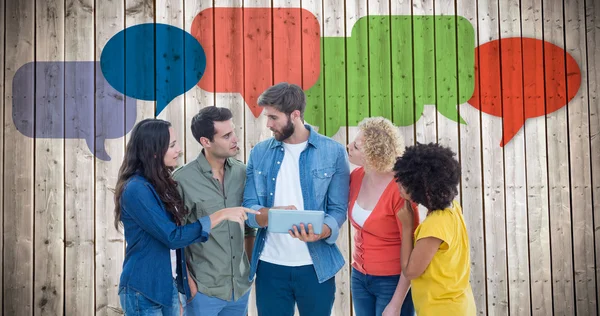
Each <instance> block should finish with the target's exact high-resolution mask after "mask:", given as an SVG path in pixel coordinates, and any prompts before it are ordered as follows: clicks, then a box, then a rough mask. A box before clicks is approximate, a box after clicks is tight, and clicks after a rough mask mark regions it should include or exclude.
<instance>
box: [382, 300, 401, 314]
mask: <svg viewBox="0 0 600 316" xmlns="http://www.w3.org/2000/svg"><path fill="white" fill-rule="evenodd" d="M401 307H402V304H400V306H396V305H394V304H392V303H391V302H390V303H389V304H388V305H387V306H386V307H385V309H384V310H383V313H382V314H381V316H398V315H400V310H401Z"/></svg>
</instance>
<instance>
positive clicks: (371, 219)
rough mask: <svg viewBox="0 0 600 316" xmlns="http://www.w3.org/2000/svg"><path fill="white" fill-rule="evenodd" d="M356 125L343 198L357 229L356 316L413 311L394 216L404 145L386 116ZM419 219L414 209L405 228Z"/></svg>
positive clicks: (399, 228) (398, 203) (354, 262)
mask: <svg viewBox="0 0 600 316" xmlns="http://www.w3.org/2000/svg"><path fill="white" fill-rule="evenodd" d="M358 127H359V132H358V134H357V135H356V138H355V139H354V141H353V142H352V143H350V144H349V145H348V158H349V160H350V162H351V163H353V164H354V165H357V166H359V167H358V168H356V169H355V170H354V171H352V173H351V175H350V194H349V197H348V199H349V201H348V212H349V214H348V218H349V220H350V222H351V223H352V226H353V227H354V229H355V230H356V232H355V235H354V248H353V250H352V282H351V289H352V302H353V304H354V310H355V313H356V315H357V316H370V315H384V316H387V315H396V316H397V315H402V316H405V315H414V307H413V303H412V297H411V295H410V290H409V288H410V281H409V280H407V279H406V278H405V277H404V276H403V275H402V273H401V272H402V266H401V261H400V249H401V245H402V224H401V222H400V220H399V218H398V217H397V216H396V213H397V212H398V211H399V210H400V208H402V207H403V206H404V203H405V200H404V199H403V198H402V196H401V195H400V193H399V192H398V187H397V186H396V182H395V181H394V173H393V167H394V163H395V162H396V158H397V157H399V156H400V155H402V152H403V147H404V145H403V142H402V139H401V137H400V134H399V131H398V129H397V128H396V127H395V126H394V124H392V122H390V121H389V120H388V119H385V118H382V117H373V118H366V119H364V120H363V121H362V122H360V124H359V126H358ZM416 207H417V206H416V205H414V208H415V209H416ZM418 223H419V217H418V213H415V216H414V225H412V227H411V228H409V229H411V230H412V228H413V227H417V225H418ZM408 242H410V241H408Z"/></svg>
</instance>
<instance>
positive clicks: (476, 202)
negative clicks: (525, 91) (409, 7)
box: [456, 0, 487, 315]
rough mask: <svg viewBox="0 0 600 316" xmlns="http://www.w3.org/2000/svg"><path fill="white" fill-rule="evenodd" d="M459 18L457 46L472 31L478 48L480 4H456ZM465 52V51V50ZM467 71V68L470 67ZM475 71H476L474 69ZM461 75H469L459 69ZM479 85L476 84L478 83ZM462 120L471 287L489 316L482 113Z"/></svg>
mask: <svg viewBox="0 0 600 316" xmlns="http://www.w3.org/2000/svg"><path fill="white" fill-rule="evenodd" d="M456 15H457V16H462V17H464V18H465V19H467V20H468V21H469V25H467V24H459V25H458V35H457V39H456V41H457V43H458V45H459V46H460V45H463V43H465V42H467V40H468V39H464V38H463V37H464V36H466V34H468V33H469V32H468V31H470V30H466V29H464V28H468V27H472V28H473V31H474V32H473V33H474V34H473V37H474V43H475V46H479V39H478V38H477V34H476V30H477V28H478V16H477V1H476V0H468V1H467V0H465V1H459V2H457V6H456ZM465 49H466V48H465ZM458 63H459V64H467V62H466V58H465V57H464V56H463V55H461V54H458ZM478 64H479V59H475V60H474V64H473V65H471V67H475V66H476V65H478ZM467 67H468V66H467ZM471 69H473V68H471ZM458 71H459V73H460V72H462V71H465V72H467V71H469V70H468V69H462V68H460V67H459V69H458ZM461 78H463V76H460V75H459V81H458V84H459V90H460V87H461V86H463V85H466V84H468V83H467V82H465V81H466V80H464V81H462V80H461ZM475 84H477V82H475ZM459 112H460V116H461V117H462V118H463V119H464V120H465V121H466V122H467V124H461V125H460V152H461V160H460V163H461V169H462V173H461V192H462V207H463V210H464V217H465V223H466V225H467V231H468V232H469V242H470V246H471V279H470V281H471V287H472V289H473V295H474V296H475V305H476V307H477V315H487V293H486V292H487V287H486V271H485V269H486V264H485V231H484V217H483V216H484V213H483V192H482V190H483V179H482V173H481V166H482V161H481V160H482V144H481V112H480V111H478V110H477V109H475V108H474V107H472V106H471V105H469V104H462V105H461V106H460V111H459Z"/></svg>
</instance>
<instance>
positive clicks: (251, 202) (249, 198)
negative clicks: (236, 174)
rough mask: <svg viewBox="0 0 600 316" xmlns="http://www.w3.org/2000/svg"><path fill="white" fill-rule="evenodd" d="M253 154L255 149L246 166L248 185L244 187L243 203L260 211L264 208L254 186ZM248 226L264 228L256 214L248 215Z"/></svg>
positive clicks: (251, 152)
mask: <svg viewBox="0 0 600 316" xmlns="http://www.w3.org/2000/svg"><path fill="white" fill-rule="evenodd" d="M253 153H254V149H253V150H252V151H250V157H248V164H247V165H246V185H245V187H244V202H242V206H243V207H247V208H250V209H253V210H255V211H258V210H260V209H261V208H263V207H264V206H262V205H260V204H259V201H258V194H257V193H256V187H255V186H254V162H253V160H254V159H253V157H254V155H253ZM246 224H247V225H248V226H250V227H252V228H262V227H261V226H260V225H258V222H256V215H255V214H248V219H247V220H246Z"/></svg>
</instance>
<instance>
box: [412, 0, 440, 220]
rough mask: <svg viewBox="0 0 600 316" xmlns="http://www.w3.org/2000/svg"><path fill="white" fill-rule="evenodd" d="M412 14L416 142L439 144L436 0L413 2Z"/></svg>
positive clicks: (417, 0) (422, 213)
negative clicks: (436, 75)
mask: <svg viewBox="0 0 600 316" xmlns="http://www.w3.org/2000/svg"><path fill="white" fill-rule="evenodd" d="M412 14H413V39H414V46H413V57H414V60H413V63H414V65H413V69H414V83H413V84H414V87H415V117H416V120H417V121H416V122H415V132H416V135H417V137H416V139H417V142H419V143H425V144H427V143H436V142H437V119H436V118H437V113H436V110H435V106H434V103H435V100H436V89H437V88H436V82H435V25H434V1H433V0H413V13H412ZM426 105H429V106H426ZM419 210H420V213H421V215H422V216H421V218H425V216H424V215H425V214H426V213H425V212H424V210H423V208H422V207H421V206H420V207H419Z"/></svg>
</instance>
